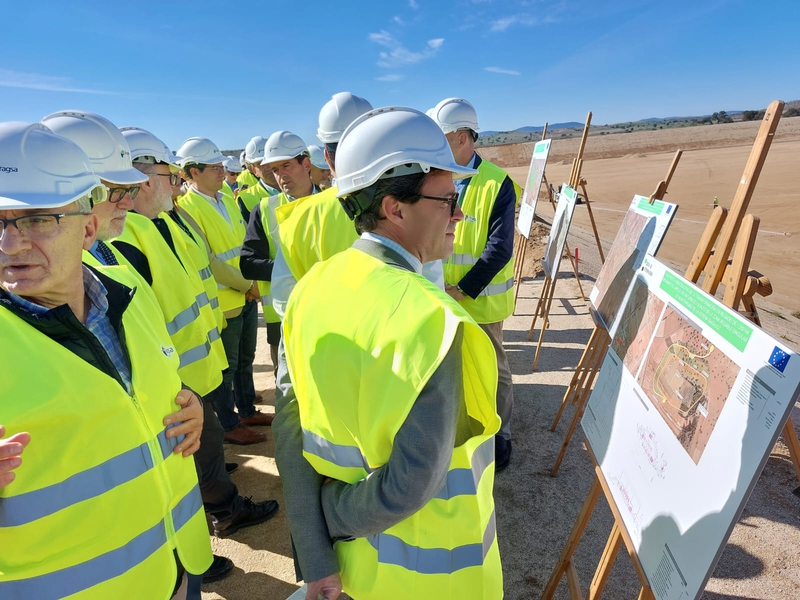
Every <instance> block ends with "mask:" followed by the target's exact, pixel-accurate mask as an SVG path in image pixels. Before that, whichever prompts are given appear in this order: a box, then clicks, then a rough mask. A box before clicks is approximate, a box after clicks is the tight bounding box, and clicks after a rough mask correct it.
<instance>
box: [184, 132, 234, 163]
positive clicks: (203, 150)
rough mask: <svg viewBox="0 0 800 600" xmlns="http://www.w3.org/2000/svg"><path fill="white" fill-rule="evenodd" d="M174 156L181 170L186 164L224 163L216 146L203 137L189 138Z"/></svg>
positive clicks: (222, 156) (223, 157)
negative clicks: (176, 157)
mask: <svg viewBox="0 0 800 600" xmlns="http://www.w3.org/2000/svg"><path fill="white" fill-rule="evenodd" d="M176 154H177V155H178V164H179V165H180V166H181V168H183V167H185V166H186V165H187V164H198V165H215V164H217V163H221V162H224V161H225V156H224V155H223V154H222V152H220V151H219V148H217V145H216V144H215V143H214V142H212V141H211V140H210V139H208V138H204V137H192V138H189V139H188V140H186V141H185V142H183V144H182V145H181V147H180V148H178V151H177V152H176Z"/></svg>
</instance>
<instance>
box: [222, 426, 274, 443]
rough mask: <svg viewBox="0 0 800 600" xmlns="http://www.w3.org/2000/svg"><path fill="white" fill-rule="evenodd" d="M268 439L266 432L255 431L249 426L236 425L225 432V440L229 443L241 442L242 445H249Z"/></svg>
mask: <svg viewBox="0 0 800 600" xmlns="http://www.w3.org/2000/svg"><path fill="white" fill-rule="evenodd" d="M266 440H267V434H266V433H260V432H258V431H253V430H252V429H248V428H247V427H236V428H234V429H231V430H230V431H226V432H225V437H224V438H223V441H224V442H227V443H229V444H239V445H240V446H247V445H249V444H260V443H261V442H265V441H266Z"/></svg>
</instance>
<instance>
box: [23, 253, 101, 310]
mask: <svg viewBox="0 0 800 600" xmlns="http://www.w3.org/2000/svg"><path fill="white" fill-rule="evenodd" d="M83 290H84V291H85V292H86V296H87V297H88V298H89V302H91V304H92V306H91V307H90V309H91V308H92V307H93V308H95V309H96V310H98V311H99V312H101V313H103V314H105V313H106V312H107V311H108V298H107V297H106V295H107V294H108V290H107V289H106V286H104V285H103V284H102V282H101V281H100V280H99V279H98V278H97V275H95V274H94V273H92V270H91V269H90V268H89V267H87V266H86V265H83ZM7 293H8V299H9V300H10V301H11V302H12V303H13V304H15V305H16V306H19V307H20V308H24V309H25V310H27V311H28V312H30V313H32V314H34V315H44V314H46V313H47V312H48V311H50V310H51V309H49V308H47V307H44V306H42V305H41V304H37V303H36V302H31V301H30V300H26V299H25V298H23V297H22V296H17V295H16V294H14V293H13V292H7Z"/></svg>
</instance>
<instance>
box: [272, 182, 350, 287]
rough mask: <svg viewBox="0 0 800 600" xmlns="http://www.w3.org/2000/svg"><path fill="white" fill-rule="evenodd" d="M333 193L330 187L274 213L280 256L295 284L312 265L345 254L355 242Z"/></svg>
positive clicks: (345, 214) (345, 217)
mask: <svg viewBox="0 0 800 600" xmlns="http://www.w3.org/2000/svg"><path fill="white" fill-rule="evenodd" d="M337 193H338V188H336V187H330V188H328V189H326V190H323V191H321V192H320V193H319V194H314V195H312V196H306V197H305V198H300V199H299V200H295V201H294V202H290V203H289V204H286V205H284V206H281V207H280V208H278V209H277V210H276V211H275V218H276V220H277V222H278V239H279V241H280V244H281V253H282V254H283V258H284V260H285V261H286V264H287V265H288V267H289V270H290V271H291V272H292V276H293V277H294V278H295V280H296V281H300V279H301V278H302V277H303V276H304V275H305V274H306V273H308V272H309V271H310V270H311V267H313V266H314V265H315V264H317V263H318V262H321V261H323V260H328V259H329V258H330V257H331V256H333V255H334V254H338V253H339V252H341V251H342V250H347V249H348V248H349V247H350V246H352V245H353V242H355V241H356V240H357V239H358V234H357V233H356V228H355V225H354V224H353V221H352V220H351V219H350V217H348V216H347V213H346V212H344V209H343V208H342V205H341V203H340V202H339V199H338V198H337V197H336V194H337Z"/></svg>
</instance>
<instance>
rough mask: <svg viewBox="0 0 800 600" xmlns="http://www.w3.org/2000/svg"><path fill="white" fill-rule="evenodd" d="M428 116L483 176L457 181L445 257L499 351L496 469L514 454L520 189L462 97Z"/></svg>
mask: <svg viewBox="0 0 800 600" xmlns="http://www.w3.org/2000/svg"><path fill="white" fill-rule="evenodd" d="M429 116H430V117H431V118H432V119H433V120H434V121H435V122H436V124H437V125H439V127H440V128H441V130H442V131H443V132H444V134H445V135H446V136H447V141H448V142H449V144H450V148H451V149H452V150H453V156H455V159H456V162H457V163H458V164H460V165H462V166H465V167H469V168H470V169H477V171H478V174H477V175H475V176H473V177H471V178H468V179H464V180H463V181H460V182H458V183H456V189H458V192H459V196H460V198H459V202H460V204H461V208H462V210H463V211H464V214H465V215H468V217H469V218H468V219H465V220H464V221H462V222H461V223H459V225H458V227H456V238H455V242H454V251H453V255H452V256H451V257H450V258H449V259H447V261H445V264H444V277H445V282H446V283H447V292H448V293H449V294H450V295H451V296H453V298H455V299H456V300H457V301H458V302H459V303H460V304H461V305H462V306H463V307H464V308H465V309H466V311H467V312H468V313H469V314H470V315H471V316H472V317H473V318H474V319H475V320H476V321H477V322H478V324H480V326H481V328H482V329H483V330H484V331H485V332H486V333H487V335H488V336H489V338H490V339H491V340H492V344H493V346H494V350H495V353H496V354H497V366H498V373H499V378H498V386H497V412H498V413H499V414H500V418H501V419H502V420H503V426H502V427H501V428H500V433H499V434H498V436H497V440H496V444H497V448H496V452H497V470H498V471H501V470H503V469H504V468H505V467H506V466H507V465H508V462H509V460H510V458H511V415H512V411H513V407H514V388H513V384H512V381H511V368H510V367H509V364H508V357H507V356H506V351H505V349H504V348H503V321H504V320H505V319H507V318H508V317H509V316H511V314H512V313H513V312H514V272H513V271H514V265H513V254H514V211H515V208H516V203H517V192H516V190H515V188H514V182H513V181H512V180H511V178H510V177H509V176H508V173H506V172H505V171H504V170H503V169H501V168H500V167H498V166H497V165H494V164H492V163H490V162H489V161H487V160H483V159H482V158H481V157H480V156H479V155H478V153H477V152H475V142H476V141H477V140H478V131H479V127H478V116H477V114H476V112H475V108H474V107H473V106H472V104H470V103H469V102H467V101H466V100H464V99H463V98H447V99H445V100H442V101H441V102H439V103H438V104H437V105H436V106H435V107H433V108H432V109H431V110H430V113H429Z"/></svg>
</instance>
